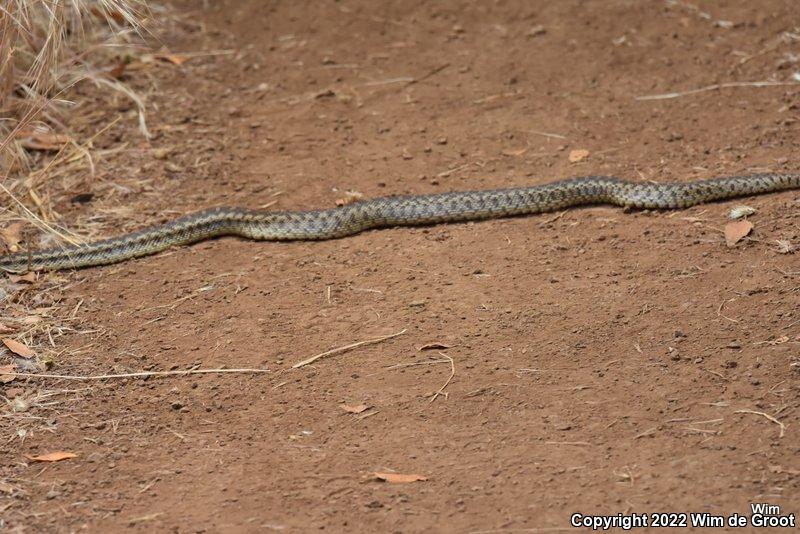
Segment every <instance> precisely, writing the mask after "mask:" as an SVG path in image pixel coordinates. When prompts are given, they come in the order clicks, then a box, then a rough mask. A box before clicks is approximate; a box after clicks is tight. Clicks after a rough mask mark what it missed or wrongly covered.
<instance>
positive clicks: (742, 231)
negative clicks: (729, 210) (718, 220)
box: [725, 221, 753, 247]
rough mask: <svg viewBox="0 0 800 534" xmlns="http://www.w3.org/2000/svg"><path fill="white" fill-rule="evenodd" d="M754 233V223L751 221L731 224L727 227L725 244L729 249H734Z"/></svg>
mask: <svg viewBox="0 0 800 534" xmlns="http://www.w3.org/2000/svg"><path fill="white" fill-rule="evenodd" d="M752 231H753V223H751V222H750V221H736V222H729V223H728V224H726V225H725V243H726V244H727V245H728V246H729V247H734V246H736V243H738V242H739V241H741V240H742V239H744V237H745V236H746V235H748V234H749V233H750V232H752Z"/></svg>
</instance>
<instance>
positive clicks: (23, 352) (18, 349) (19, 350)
mask: <svg viewBox="0 0 800 534" xmlns="http://www.w3.org/2000/svg"><path fill="white" fill-rule="evenodd" d="M3 344H4V345H5V346H6V347H8V350H10V351H11V352H13V353H14V354H16V355H17V356H22V357H23V358H32V357H33V356H36V353H35V352H33V351H32V350H31V349H30V348H28V347H27V345H25V344H24V343H20V342H19V341H15V340H13V339H11V338H7V337H4V338H3Z"/></svg>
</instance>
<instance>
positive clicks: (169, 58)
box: [153, 53, 189, 65]
mask: <svg viewBox="0 0 800 534" xmlns="http://www.w3.org/2000/svg"><path fill="white" fill-rule="evenodd" d="M153 57H154V58H156V59H160V60H161V61H166V62H167V63H172V64H173V65H183V64H184V63H186V62H187V61H188V60H189V56H183V55H181V54H169V53H158V54H153Z"/></svg>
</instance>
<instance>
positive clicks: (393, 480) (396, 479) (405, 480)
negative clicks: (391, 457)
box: [374, 473, 428, 484]
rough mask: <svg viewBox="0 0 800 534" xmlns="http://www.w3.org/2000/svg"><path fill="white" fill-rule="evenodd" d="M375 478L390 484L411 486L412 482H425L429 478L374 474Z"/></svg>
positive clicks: (399, 474) (398, 474)
mask: <svg viewBox="0 0 800 534" xmlns="http://www.w3.org/2000/svg"><path fill="white" fill-rule="evenodd" d="M374 475H375V478H377V479H378V480H383V481H385V482H388V483H390V484H410V483H411V482H424V481H426V480H428V477H425V476H422V475H403V474H401V473H374Z"/></svg>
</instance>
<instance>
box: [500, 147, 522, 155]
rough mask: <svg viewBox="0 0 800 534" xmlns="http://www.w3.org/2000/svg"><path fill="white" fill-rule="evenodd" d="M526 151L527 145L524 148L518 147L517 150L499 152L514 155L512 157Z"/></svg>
mask: <svg viewBox="0 0 800 534" xmlns="http://www.w3.org/2000/svg"><path fill="white" fill-rule="evenodd" d="M527 151H528V148H527V147H525V148H520V149H518V150H503V151H502V152H501V154H503V155H504V156H514V157H517V156H521V155H523V154H524V153H525V152H527Z"/></svg>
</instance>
